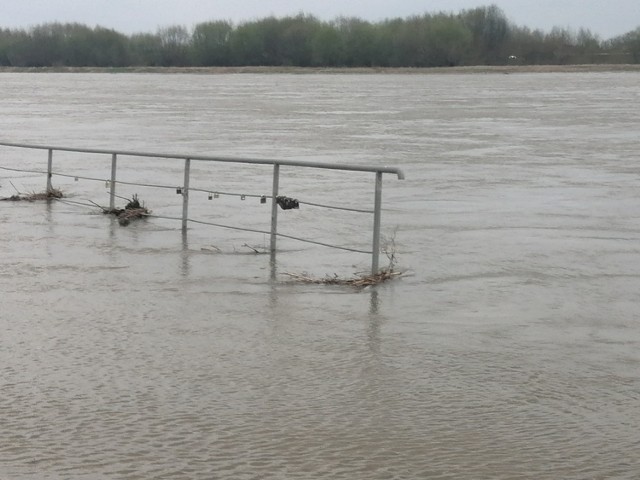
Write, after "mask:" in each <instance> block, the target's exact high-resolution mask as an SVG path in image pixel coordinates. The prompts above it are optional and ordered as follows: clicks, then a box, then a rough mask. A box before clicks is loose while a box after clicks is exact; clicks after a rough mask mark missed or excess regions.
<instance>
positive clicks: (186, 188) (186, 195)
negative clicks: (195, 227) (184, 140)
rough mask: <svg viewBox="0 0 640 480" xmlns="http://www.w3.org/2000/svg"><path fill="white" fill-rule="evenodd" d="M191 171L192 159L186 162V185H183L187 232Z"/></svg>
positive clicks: (184, 222)
mask: <svg viewBox="0 0 640 480" xmlns="http://www.w3.org/2000/svg"><path fill="white" fill-rule="evenodd" d="M190 170H191V159H189V158H187V159H185V161H184V183H183V185H182V230H183V231H186V230H187V220H188V217H189V176H190Z"/></svg>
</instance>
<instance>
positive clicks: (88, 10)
mask: <svg viewBox="0 0 640 480" xmlns="http://www.w3.org/2000/svg"><path fill="white" fill-rule="evenodd" d="M490 4H495V5H498V6H499V7H500V8H502V10H503V11H504V12H505V14H506V16H507V18H509V20H511V21H512V22H514V23H515V24H517V25H520V26H527V27H530V28H533V29H535V28H540V29H542V30H545V31H548V30H550V29H551V28H552V27H554V26H559V27H567V28H573V29H576V30H577V29H578V28H580V27H584V28H588V29H590V30H591V31H592V32H593V33H595V34H598V35H599V36H600V37H601V38H602V39H607V38H611V37H614V36H617V35H620V34H623V33H626V32H629V31H631V30H634V29H635V28H637V27H639V26H640V0H494V1H491V0H487V1H474V0H0V27H5V28H16V27H25V28H26V27H30V26H33V25H38V24H42V23H47V22H53V21H59V22H79V23H83V24H85V25H88V26H91V27H93V26H95V25H101V26H104V27H108V28H114V29H116V30H118V31H119V32H122V33H126V34H131V33H136V32H145V33H152V32H155V31H156V30H157V28H158V27H166V26H169V25H183V26H186V27H192V26H194V25H196V24H198V23H200V22H204V21H207V20H230V21H232V22H234V23H236V24H237V23H240V22H242V21H245V20H254V19H257V18H263V17H266V16H269V15H275V16H284V15H295V14H297V13H300V12H304V13H307V14H313V15H315V16H317V17H319V18H321V19H323V20H332V19H334V18H336V17H338V16H354V17H359V18H362V19H365V20H370V21H379V20H383V19H385V18H393V17H407V16H410V15H419V14H422V13H425V12H438V11H446V12H452V11H453V12H458V11H460V10H461V9H466V8H473V7H477V6H487V5H490Z"/></svg>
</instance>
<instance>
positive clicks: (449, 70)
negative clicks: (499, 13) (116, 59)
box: [0, 64, 640, 75]
mask: <svg viewBox="0 0 640 480" xmlns="http://www.w3.org/2000/svg"><path fill="white" fill-rule="evenodd" d="M7 72H19V73H40V72H43V73H165V74H168V73H171V74H204V75H225V74H243V73H245V74H246V73H254V74H255V73H260V74H268V73H277V74H282V73H285V74H380V73H383V74H384V73H388V74H421V75H422V74H491V73H501V74H509V73H575V72H640V64H610V65H609V64H597V65H592V64H587V65H501V66H486V65H477V66H467V67H435V68H408V67H402V68H388V67H384V68H383V67H369V68H363V67H357V68H334V67H261V66H253V67H117V68H116V67H105V68H102V67H31V68H24V67H0V73H7Z"/></svg>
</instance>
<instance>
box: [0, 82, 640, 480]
mask: <svg viewBox="0 0 640 480" xmlns="http://www.w3.org/2000/svg"><path fill="white" fill-rule="evenodd" d="M0 93H1V94H2V98H3V100H2V115H0V131H1V133H0V141H6V142H20V143H32V144H41V145H56V146H69V147H85V148H105V149H116V150H130V151H131V150H137V151H152V152H163V153H167V152H169V153H180V154H193V155H223V156H233V157H252V158H283V159H290V160H302V161H322V162H335V163H355V164H363V165H369V164H373V165H390V166H395V167H400V168H402V169H403V171H404V172H405V174H406V179H405V180H399V179H397V178H395V177H394V176H392V175H385V177H384V186H383V208H384V210H383V214H382V231H383V234H384V238H385V244H386V245H387V246H388V247H389V248H388V250H390V251H392V252H393V253H394V254H395V257H396V261H397V263H396V269H397V270H398V271H402V272H403V275H402V276H400V277H399V278H396V279H394V280H392V281H390V282H387V283H384V284H382V285H379V286H377V287H370V288H365V289H355V288H352V287H345V286H335V285H334V286H331V285H315V284H305V283H300V282H298V281H296V280H295V279H293V278H292V277H290V276H289V275H287V274H288V273H293V274H303V273H304V274H305V275H308V276H313V277H314V278H323V277H324V276H326V275H328V276H333V275H334V274H336V275H338V276H341V277H344V276H349V275H351V274H354V273H356V272H360V271H366V270H367V269H368V268H370V258H369V256H368V255H366V254H361V253H356V252H350V251H343V250H335V249H331V248H327V247H323V246H319V245H315V244H306V243H300V242H297V241H295V240H291V239H287V238H283V239H281V240H279V243H278V246H279V252H278V257H277V262H276V264H275V265H271V264H270V262H269V256H268V255H261V254H256V253H255V251H254V250H261V248H262V247H264V246H265V245H266V243H267V242H268V239H267V238H265V235H261V234H256V233H251V232H242V231H240V232H239V231H233V230H228V229H224V228H216V227H212V226H209V225H202V224H192V225H190V226H189V230H188V232H187V233H186V234H185V235H183V234H182V233H181V229H180V222H179V221H175V220H171V219H168V218H160V217H163V216H166V217H172V216H179V212H180V208H181V207H180V202H179V200H180V197H179V196H177V195H176V193H175V191H172V190H170V189H154V188H146V187H138V186H133V185H123V186H119V187H118V188H119V190H118V192H119V193H120V195H121V196H123V197H124V198H127V197H130V196H131V195H132V194H134V193H136V194H138V195H139V196H140V198H141V199H142V200H143V201H144V202H145V203H146V206H147V207H148V208H150V209H151V210H152V211H153V212H154V214H157V215H158V218H149V219H146V220H144V221H139V222H133V223H132V224H131V225H129V226H127V227H122V226H120V225H118V223H117V222H114V221H113V220H111V219H109V217H107V216H105V215H103V214H102V213H100V210H99V209H98V208H97V207H95V206H93V207H94V208H92V205H91V204H89V205H87V202H89V201H91V202H95V203H97V204H100V205H104V204H106V203H108V190H107V189H105V185H104V182H99V181H91V180H86V179H85V177H87V178H93V177H96V178H98V179H102V178H109V169H110V164H109V161H110V159H109V158H108V157H104V156H102V157H100V156H98V155H81V154H72V153H58V152H56V154H55V155H54V165H55V169H56V172H60V173H65V174H66V175H68V176H54V178H53V181H54V184H55V186H56V187H59V188H60V189H61V190H62V191H63V192H65V195H66V197H67V198H66V199H65V200H68V201H65V202H51V203H46V202H0V239H1V240H0V295H1V300H0V331H1V332H2V335H1V336H0V478H2V479H9V480H14V479H17V480H22V479H55V480H57V479H92V480H93V479H149V478H158V479H160V478H167V479H182V478H184V479H214V478H230V479H231V478H233V479H254V478H255V479H317V478H331V479H335V480H339V479H371V480H373V479H417V478H425V479H426V478H428V479H459V478H465V479H466V478H468V479H529V478H531V479H558V478H563V479H585V478H616V479H635V478H637V476H638V472H640V462H639V461H638V459H637V451H638V447H639V445H640V379H639V377H638V372H639V371H640V307H639V304H640V166H639V164H638V152H639V151H640V136H639V135H638V131H639V130H638V128H639V125H640V76H639V75H638V73H613V72H609V73H607V72H598V73H521V74H510V75H504V74H476V75H466V74H459V75H447V74H435V75H420V74H416V75H412V74H404V75H394V74H371V75H349V74H313V75H282V74H229V75H197V74H193V75H180V74H176V75H162V74H129V73H122V74H106V73H94V74H89V73H74V74H67V73H37V74H34V73H2V74H0ZM46 162H47V153H46V151H39V150H37V151H31V150H22V149H16V148H8V147H0V167H7V168H12V169H16V170H29V171H34V170H46ZM118 165H119V169H120V170H119V172H120V171H121V172H122V175H123V178H127V179H130V180H131V181H132V183H136V182H137V183H160V184H166V185H168V186H172V185H181V181H182V177H181V175H182V167H183V165H182V164H181V163H180V162H175V161H171V160H168V159H161V160H153V159H139V158H123V159H120V160H119V164H118ZM270 174H271V171H270V169H268V168H264V167H260V166H246V165H245V166H235V165H219V166H210V165H201V164H198V165H197V166H196V167H195V172H194V178H195V180H194V181H195V182H196V184H197V185H198V186H199V187H200V188H202V189H203V190H210V191H211V193H212V192H214V191H215V192H218V191H220V192H232V193H234V195H221V196H220V198H214V199H213V200H209V198H208V195H207V194H206V192H205V191H203V192H200V193H199V194H198V195H195V194H194V195H193V197H192V199H191V205H190V208H191V210H190V213H192V214H193V215H194V216H195V217H197V218H201V219H208V220H213V221H215V222H221V223H224V224H232V225H243V226H249V227H256V228H259V229H263V228H268V223H269V207H268V205H267V206H265V205H264V204H261V203H260V202H259V201H258V197H259V196H260V195H262V194H269V193H270V188H271V177H270ZM282 175H283V176H282V180H281V186H280V188H281V191H282V192H283V193H285V194H286V195H289V196H291V197H294V198H299V199H300V200H304V201H308V202H317V203H333V204H335V203H338V204H341V205H357V206H358V207H363V208H371V206H372V202H373V177H372V174H362V173H354V172H347V173H345V172H334V171H326V172H325V171H316V170H305V169H293V168H283V171H282ZM76 176H77V177H79V178H78V180H76V178H75V177H76ZM45 182H46V179H45V176H44V175H42V174H38V173H30V172H17V171H15V170H6V168H5V169H2V170H0V197H8V196H11V195H13V194H15V193H16V191H20V192H36V191H41V190H42V189H43V188H44V186H45ZM235 194H246V195H247V198H245V199H244V200H242V198H241V197H239V196H237V195H235ZM252 195H257V197H253V196H252ZM89 203H90V202H89ZM279 215H280V217H279V218H280V220H279V222H280V224H279V225H281V228H282V231H283V232H284V233H286V234H290V235H294V236H302V237H307V238H312V239H316V240H321V241H323V242H327V243H331V244H338V245H348V246H351V247H354V248H357V249H364V250H367V249H369V248H370V242H371V219H370V217H369V216H367V215H361V214H357V213H355V214H353V213H352V212H342V211H335V210H329V211H327V210H326V209H317V208H313V207H310V206H308V205H305V204H302V205H301V208H300V209H299V210H292V211H281V212H280V214H279ZM386 260H387V258H386V256H384V255H383V256H382V258H381V263H382V264H385V262H386Z"/></svg>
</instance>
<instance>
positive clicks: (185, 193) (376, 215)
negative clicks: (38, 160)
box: [0, 141, 405, 274]
mask: <svg viewBox="0 0 640 480" xmlns="http://www.w3.org/2000/svg"><path fill="white" fill-rule="evenodd" d="M0 146H4V147H14V148H25V149H32V150H46V151H48V159H47V172H46V173H47V191H49V190H51V188H52V186H51V177H52V176H53V152H54V151H60V152H73V153H89V154H98V155H111V180H110V182H109V186H110V197H111V201H110V208H111V209H113V208H114V206H115V198H116V193H115V189H116V184H117V183H123V184H124V183H125V182H119V181H118V180H117V158H118V156H127V157H147V158H164V159H176V160H183V161H184V180H183V186H182V189H181V193H182V198H183V200H182V202H183V204H182V229H183V230H185V231H186V229H187V222H188V221H193V222H195V220H190V219H189V218H188V209H189V190H190V188H189V181H190V169H191V161H203V162H222V163H242V164H253V165H271V166H273V187H272V195H271V197H270V198H271V231H270V232H269V233H270V234H271V242H270V243H271V244H270V249H271V254H272V256H275V251H276V238H277V237H278V236H283V237H289V238H294V239H297V238H296V237H290V236H287V235H282V234H278V232H277V221H278V208H277V202H276V199H277V197H278V186H279V181H280V167H281V166H292V167H304V168H319V169H327V170H341V171H355V172H371V173H375V174H376V178H375V197H374V209H373V210H372V211H369V212H366V211H363V210H362V211H361V212H364V213H373V249H372V252H371V254H372V260H371V273H372V274H376V273H378V270H379V263H378V262H379V254H380V228H381V212H382V175H383V174H385V173H389V174H395V175H396V176H397V178H398V179H399V180H404V178H405V176H404V172H403V171H402V170H401V169H400V168H397V167H387V166H370V165H353V164H343V163H340V164H334V163H327V162H302V161H296V160H284V159H267V158H239V157H226V156H206V155H184V154H176V153H160V152H140V151H129V150H110V149H97V148H76V147H61V146H52V145H38V144H27V143H16V142H4V141H0ZM191 190H194V191H195V190H198V189H191ZM319 206H321V205H319ZM196 223H204V222H196ZM312 243H317V244H319V245H325V244H323V243H320V242H312Z"/></svg>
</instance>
